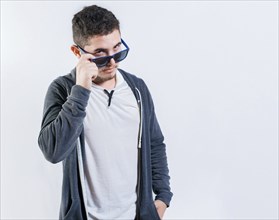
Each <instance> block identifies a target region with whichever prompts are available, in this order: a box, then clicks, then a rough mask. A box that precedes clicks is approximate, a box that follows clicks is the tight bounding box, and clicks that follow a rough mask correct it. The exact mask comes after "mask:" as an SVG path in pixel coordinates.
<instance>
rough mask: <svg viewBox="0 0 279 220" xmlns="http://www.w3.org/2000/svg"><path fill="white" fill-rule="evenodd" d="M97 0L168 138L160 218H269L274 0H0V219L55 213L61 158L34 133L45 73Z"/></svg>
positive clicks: (273, 200) (69, 63)
mask: <svg viewBox="0 0 279 220" xmlns="http://www.w3.org/2000/svg"><path fill="white" fill-rule="evenodd" d="M93 3H96V4H98V5H100V6H103V7H106V8H108V9H109V10H111V11H113V13H114V14H115V15H116V16H117V17H118V18H119V20H120V22H121V28H122V37H123V39H124V40H125V41H126V42H127V44H128V45H129V46H130V48H131V51H130V54H129V56H128V57H127V59H126V60H125V61H123V63H121V67H122V68H123V69H125V70H127V71H129V72H132V73H134V74H136V75H138V76H139V77H142V78H143V79H144V80H145V82H146V83H147V85H148V86H149V88H150V90H151V93H152V95H153V99H154V102H155V105H156V111H157V115H158V118H159V121H160V124H161V127H162V130H163V132H164V135H165V138H166V144H167V147H168V148H167V153H168V160H169V168H170V174H171V178H172V179H171V186H172V191H173V193H174V197H173V201H172V203H171V206H170V208H169V209H168V210H167V212H166V215H165V219H277V218H278V148H277V147H278V145H277V144H278V114H277V112H278V95H277V92H278V75H277V74H278V2H277V1H177V2H175V1H172V2H171V1H169V2H168V1H164V2H160V1H137V2H130V1H102V2H97V1H95V2H93V1H90V2H89V1H88V2H78V1H29V2H27V1H26V2H20V1H18V2H16V1H1V219H57V217H58V212H59V205H60V196H61V176H62V169H61V168H62V166H61V164H56V165H53V164H51V163H49V162H47V161H46V160H45V158H44V157H43V154H42V153H41V151H40V149H39V147H38V145H37V137H38V134H39V131H40V123H41V119H42V109H43V101H44V96H45V93H46V90H47V87H48V85H49V84H50V83H51V81H52V80H54V79H55V78H56V77H58V76H60V75H64V74H66V73H68V72H70V70H71V69H72V68H73V67H74V66H75V65H76V62H77V60H76V58H75V57H74V55H73V54H72V53H71V51H70V46H71V44H72V33H71V19H72V17H73V15H74V14H75V13H76V12H78V11H79V10H81V9H82V8H83V6H86V5H91V4H93Z"/></svg>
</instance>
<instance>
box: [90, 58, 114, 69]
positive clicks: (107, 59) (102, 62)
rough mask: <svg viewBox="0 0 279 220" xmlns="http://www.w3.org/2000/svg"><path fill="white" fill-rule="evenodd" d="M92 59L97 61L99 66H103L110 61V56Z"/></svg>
mask: <svg viewBox="0 0 279 220" xmlns="http://www.w3.org/2000/svg"><path fill="white" fill-rule="evenodd" d="M91 61H92V62H94V63H96V66H97V67H103V66H106V65H107V64H108V62H109V61H110V57H100V58H95V59H92V60H91Z"/></svg>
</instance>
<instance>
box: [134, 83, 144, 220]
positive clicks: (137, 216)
mask: <svg viewBox="0 0 279 220" xmlns="http://www.w3.org/2000/svg"><path fill="white" fill-rule="evenodd" d="M135 89H136V91H137V93H138V95H139V99H138V100H137V101H138V106H139V114H140V124H139V136H138V170H137V173H138V175H137V203H136V218H135V219H136V220H140V203H141V199H140V198H141V197H140V190H141V137H142V117H143V114H142V99H141V94H140V91H139V90H138V88H135Z"/></svg>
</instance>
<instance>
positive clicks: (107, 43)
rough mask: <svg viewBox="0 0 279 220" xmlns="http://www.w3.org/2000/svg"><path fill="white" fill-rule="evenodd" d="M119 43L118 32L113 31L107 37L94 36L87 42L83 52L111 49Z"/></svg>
mask: <svg viewBox="0 0 279 220" xmlns="http://www.w3.org/2000/svg"><path fill="white" fill-rule="evenodd" d="M119 42H121V36H120V32H119V31H118V30H114V31H113V32H112V33H110V34H108V35H102V36H94V37H92V38H90V39H89V40H88V44H87V45H86V46H85V47H84V49H85V50H95V49H96V48H104V49H112V48H113V47H115V45H117V44H118V43H119Z"/></svg>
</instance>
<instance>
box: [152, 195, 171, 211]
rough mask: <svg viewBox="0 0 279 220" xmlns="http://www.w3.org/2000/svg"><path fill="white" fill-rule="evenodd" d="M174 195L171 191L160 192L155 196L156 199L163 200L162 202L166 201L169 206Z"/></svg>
mask: <svg viewBox="0 0 279 220" xmlns="http://www.w3.org/2000/svg"><path fill="white" fill-rule="evenodd" d="M172 195H173V194H172V193H171V192H169V193H160V194H158V195H157V196H156V197H155V200H161V201H162V202H164V203H165V204H166V205H167V207H169V206H170V201H171V198H172Z"/></svg>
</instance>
